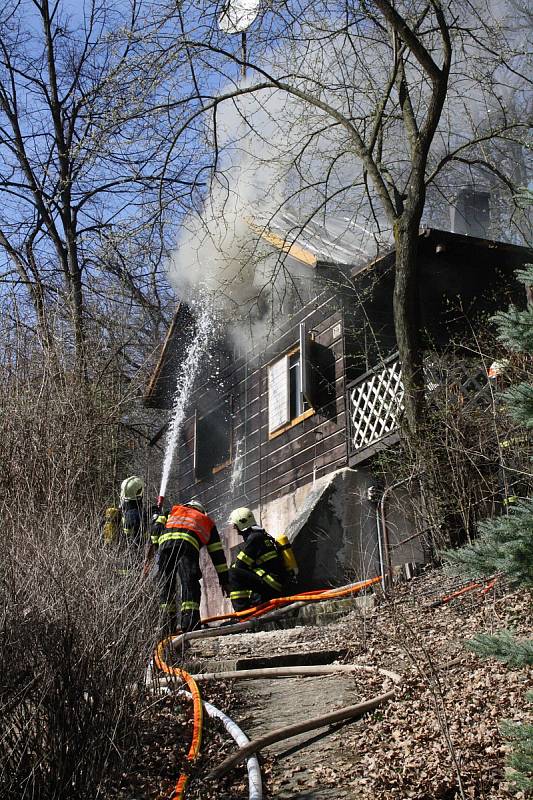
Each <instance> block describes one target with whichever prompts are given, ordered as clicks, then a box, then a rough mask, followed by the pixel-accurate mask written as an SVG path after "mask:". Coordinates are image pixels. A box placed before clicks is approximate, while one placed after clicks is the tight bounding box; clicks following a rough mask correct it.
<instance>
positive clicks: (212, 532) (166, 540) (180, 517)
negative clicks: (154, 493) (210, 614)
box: [146, 500, 228, 631]
mask: <svg viewBox="0 0 533 800" xmlns="http://www.w3.org/2000/svg"><path fill="white" fill-rule="evenodd" d="M204 546H205V547H207V552H208V553H209V555H210V557H211V561H212V562H213V566H214V567H215V569H216V571H217V575H218V580H219V583H220V586H221V589H222V591H223V592H224V594H226V593H227V586H228V565H227V564H226V557H225V555H224V550H223V549H222V542H221V541H220V536H219V533H218V531H217V528H216V525H215V523H214V522H213V520H212V519H211V518H210V517H208V516H207V512H206V510H205V508H204V507H203V505H202V504H201V503H199V502H198V501H197V500H190V501H189V502H188V503H184V504H183V505H175V506H173V507H172V510H171V512H170V514H169V515H168V516H165V515H163V514H161V515H159V516H158V517H156V518H155V520H154V522H153V523H152V528H151V545H150V548H149V551H148V553H147V560H146V564H148V563H149V560H150V558H151V556H152V555H153V554H154V552H155V550H157V552H158V576H159V582H160V608H161V611H162V612H163V614H164V616H166V617H167V621H168V623H169V625H170V626H171V625H172V623H173V621H174V619H175V616H176V602H175V596H176V577H179V579H180V583H181V629H182V630H183V631H192V630H193V629H194V628H196V627H197V626H198V624H199V622H200V598H201V589H200V578H201V576H202V574H201V572H200V561H199V559H200V550H201V548H202V547H204Z"/></svg>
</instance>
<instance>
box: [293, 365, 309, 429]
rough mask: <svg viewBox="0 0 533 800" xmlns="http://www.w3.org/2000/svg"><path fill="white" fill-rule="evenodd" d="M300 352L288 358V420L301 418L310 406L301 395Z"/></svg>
mask: <svg viewBox="0 0 533 800" xmlns="http://www.w3.org/2000/svg"><path fill="white" fill-rule="evenodd" d="M300 358H301V354H300V350H298V351H297V352H296V353H293V354H292V355H291V356H289V418H290V419H291V420H293V419H296V417H301V416H302V414H303V413H304V412H305V411H307V410H308V409H309V408H310V406H309V403H308V402H307V400H306V399H305V397H304V396H303V394H302V370H301V364H300Z"/></svg>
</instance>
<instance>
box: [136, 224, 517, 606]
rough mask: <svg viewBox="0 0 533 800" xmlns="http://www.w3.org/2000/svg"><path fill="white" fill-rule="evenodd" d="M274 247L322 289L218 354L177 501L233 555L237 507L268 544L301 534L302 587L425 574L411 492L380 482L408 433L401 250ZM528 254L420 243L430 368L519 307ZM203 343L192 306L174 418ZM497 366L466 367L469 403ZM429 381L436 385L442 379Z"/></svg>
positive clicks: (197, 410)
mask: <svg viewBox="0 0 533 800" xmlns="http://www.w3.org/2000/svg"><path fill="white" fill-rule="evenodd" d="M278 239H279V237H278ZM271 244H272V246H273V247H274V248H276V247H277V248H278V249H279V250H284V252H285V255H286V258H287V259H296V260H299V262H300V263H305V264H307V266H308V268H309V269H310V270H313V274H314V276H315V281H313V282H312V284H311V288H310V291H309V294H308V297H307V298H306V299H305V301H304V302H303V304H301V306H300V307H298V308H296V307H293V309H292V311H291V312H290V313H289V314H287V316H286V317H285V318H284V319H283V322H282V324H280V326H279V328H278V329H277V330H276V331H275V332H274V333H272V335H271V336H270V337H269V338H268V340H267V341H266V343H262V344H261V345H258V346H257V347H255V348H252V349H250V350H248V351H247V352H242V351H239V350H238V348H236V347H235V346H233V345H232V343H231V339H230V338H228V337H226V338H224V339H223V340H219V341H218V342H217V344H216V345H215V346H214V347H213V350H212V352H211V353H210V354H209V357H208V358H207V357H206V360H205V364H204V365H203V367H202V369H201V371H200V377H199V379H198V380H197V383H196V386H195V389H194V392H193V394H192V397H191V399H190V404H189V409H188V414H187V419H186V421H185V424H184V426H183V431H182V437H181V441H180V443H179V447H178V451H177V455H176V463H175V470H174V472H173V476H172V479H171V482H170V484H169V490H168V495H169V496H168V500H169V502H173V501H178V500H181V501H184V500H186V499H189V498H193V497H194V498H197V499H199V500H201V502H202V503H204V504H205V505H206V507H207V508H208V510H209V513H210V515H211V516H213V517H214V518H215V520H217V523H219V527H220V530H221V533H222V535H223V537H224V538H225V542H226V545H227V549H228V556H231V555H232V554H234V553H235V548H236V547H237V545H238V539H237V537H236V536H235V534H234V533H233V532H229V531H227V529H226V528H225V520H227V517H228V514H229V512H230V511H231V509H232V508H235V507H238V506H249V507H251V508H252V509H254V511H255V512H256V513H257V516H258V519H259V520H260V521H261V523H262V524H263V525H264V527H265V528H266V529H267V530H269V531H270V532H271V533H273V534H275V533H277V532H282V531H285V532H288V533H289V536H290V538H291V540H292V541H293V546H294V549H295V552H296V555H297V558H298V559H299V561H300V564H301V566H302V569H301V585H302V586H305V587H316V586H325V585H340V584H342V583H346V582H347V581H348V580H351V579H358V578H362V577H364V576H366V575H369V574H380V572H379V571H380V570H383V569H386V568H389V567H393V566H395V565H400V564H406V563H413V562H414V563H416V562H423V561H424V560H426V559H427V552H426V550H425V546H424V544H423V541H422V538H421V537H419V536H417V529H416V523H415V521H414V520H413V519H412V518H411V517H410V512H409V510H408V508H407V504H406V503H405V502H404V500H405V495H406V492H409V491H411V490H412V489H411V487H408V486H406V485H403V486H402V485H399V486H396V485H395V484H396V483H397V481H396V480H395V476H394V474H391V475H390V476H389V478H388V480H387V482H386V485H384V486H383V485H381V486H380V487H377V480H376V476H375V474H374V473H373V460H374V459H375V458H376V455H377V454H378V453H379V452H380V451H382V450H383V449H384V448H387V447H391V446H393V445H394V444H395V442H396V441H397V439H398V428H399V425H400V424H401V409H402V393H403V388H402V381H401V368H400V364H399V362H398V358H397V355H396V350H397V346H396V340H395V335H394V326H393V315H392V295H393V282H394V251H393V250H391V251H390V252H387V253H385V254H383V255H381V256H380V257H379V258H376V259H374V260H373V261H371V262H370V263H367V264H364V265H358V266H356V267H351V266H350V265H349V264H346V263H334V262H332V261H331V259H329V260H321V257H320V253H318V252H313V251H312V250H309V249H307V250H306V248H305V247H298V248H297V249H295V248H292V247H285V249H284V242H283V240H282V239H279V241H276V237H275V236H273V237H272V240H271ZM530 257H531V253H530V251H528V250H527V249H526V248H522V247H518V246H514V245H509V244H504V243H500V242H494V241H489V240H486V239H480V238H475V237H472V236H466V235H460V234H456V233H450V232H446V231H440V230H435V229H425V230H422V231H421V232H420V236H419V267H418V270H419V278H418V285H419V297H418V310H419V323H420V329H421V331H423V337H424V345H425V349H426V352H427V353H428V369H429V370H431V364H432V359H431V354H432V353H433V354H435V353H439V352H440V353H442V352H443V351H444V350H445V349H446V348H447V347H448V346H449V344H450V342H451V341H454V342H455V341H463V340H464V338H465V336H466V338H467V339H468V338H469V337H470V338H471V334H472V326H473V325H475V324H476V320H478V319H480V318H482V317H484V318H487V317H488V316H489V315H490V314H492V313H493V312H494V311H496V310H498V309H501V308H505V307H506V306H507V304H508V302H509V300H510V299H512V298H516V297H518V296H519V295H520V288H519V285H518V284H517V282H516V280H515V278H514V272H515V270H516V269H517V268H518V267H520V266H521V265H523V264H524V263H525V262H526V261H527V260H528V259H529V258H530ZM193 332H194V318H193V315H192V314H191V312H190V310H189V309H188V308H187V307H186V306H185V305H184V304H180V305H179V306H178V308H177V311H176V314H175V316H174V320H173V322H172V325H171V327H170V330H169V333H168V336H167V339H166V341H165V343H164V346H163V348H162V352H161V356H160V358H159V362H158V364H157V367H156V369H155V371H154V373H153V376H152V379H151V382H150V385H149V388H148V392H147V395H146V399H145V402H146V404H147V405H148V406H150V407H152V408H158V409H161V410H162V411H166V410H168V409H170V408H171V405H172V396H173V393H174V388H175V380H176V372H177V369H178V366H179V363H180V359H181V358H182V357H183V354H184V352H185V349H186V347H187V343H188V341H190V337H191V336H192V335H193ZM465 352H467V351H465ZM486 367H487V365H486V364H483V363H482V361H481V359H480V358H477V359H476V358H472V357H465V359H464V360H462V361H461V363H460V364H458V365H457V369H456V380H457V386H458V389H459V391H461V392H462V393H464V394H465V395H468V394H469V395H476V394H477V393H479V392H483V389H484V387H485V386H486V383H487V377H486V373H487V370H486ZM431 380H433V381H434V382H435V385H436V383H438V381H439V376H438V375H434V376H433V377H432V378H431ZM430 385H431V381H430ZM163 422H164V420H162V425H163ZM162 430H163V429H162ZM156 439H157V437H155V438H154V442H155V440H156ZM215 608H216V604H215V606H211V608H210V609H209V610H211V611H212V610H215Z"/></svg>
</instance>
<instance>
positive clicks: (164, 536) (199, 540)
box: [151, 505, 228, 586]
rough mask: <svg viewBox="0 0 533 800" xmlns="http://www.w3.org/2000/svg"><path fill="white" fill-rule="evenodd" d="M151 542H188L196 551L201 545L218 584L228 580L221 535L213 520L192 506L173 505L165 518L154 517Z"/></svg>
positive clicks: (159, 544)
mask: <svg viewBox="0 0 533 800" xmlns="http://www.w3.org/2000/svg"><path fill="white" fill-rule="evenodd" d="M151 533H152V544H154V545H156V546H157V547H161V546H162V545H164V544H165V543H167V542H187V543H188V544H190V545H191V547H194V549H195V550H196V551H197V552H198V553H199V552H200V549H201V548H202V546H203V545H205V546H206V547H207V552H208V553H209V556H210V558H211V561H212V563H213V566H214V567H215V569H216V571H217V575H218V580H219V583H220V584H221V586H225V585H226V584H227V582H228V565H227V564H226V556H225V555H224V549H223V547H222V542H221V541H220V535H219V533H218V531H217V527H216V525H215V523H214V522H213V520H212V519H211V518H210V517H208V516H207V514H202V513H201V512H200V511H197V510H196V509H195V508H188V507H187V506H181V505H177V506H173V507H172V511H171V512H170V514H169V515H168V517H165V516H164V515H160V516H159V517H157V518H156V520H155V523H154V525H153V527H152V532H151Z"/></svg>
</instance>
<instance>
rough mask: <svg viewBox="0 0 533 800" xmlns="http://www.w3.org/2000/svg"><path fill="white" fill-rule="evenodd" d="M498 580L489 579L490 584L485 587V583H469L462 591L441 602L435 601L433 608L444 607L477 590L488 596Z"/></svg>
mask: <svg viewBox="0 0 533 800" xmlns="http://www.w3.org/2000/svg"><path fill="white" fill-rule="evenodd" d="M497 580H498V576H496V577H495V578H489V583H487V584H485V585H483V583H477V582H475V581H474V582H473V583H468V584H467V585H466V586H463V587H462V589H458V590H457V591H456V592H452V593H451V594H447V595H445V597H441V598H440V600H435V602H434V603H431V608H437V606H442V605H444V604H445V603H449V602H450V600H455V598H456V597H461V596H462V595H463V594H467V592H473V591H475V590H476V589H479V590H480V592H479V593H480V594H487V592H488V591H490V590H491V589H492V587H493V586H494V584H495V583H496V581H497Z"/></svg>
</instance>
